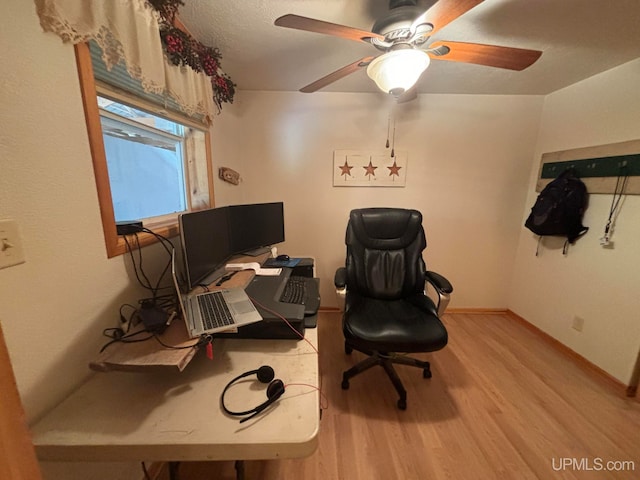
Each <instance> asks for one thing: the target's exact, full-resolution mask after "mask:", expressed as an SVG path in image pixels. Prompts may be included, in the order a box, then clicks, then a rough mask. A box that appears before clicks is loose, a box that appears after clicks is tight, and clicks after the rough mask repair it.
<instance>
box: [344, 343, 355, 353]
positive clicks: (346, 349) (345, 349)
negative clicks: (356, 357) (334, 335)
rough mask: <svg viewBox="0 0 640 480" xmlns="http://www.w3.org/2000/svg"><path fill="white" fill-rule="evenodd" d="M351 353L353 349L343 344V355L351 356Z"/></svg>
mask: <svg viewBox="0 0 640 480" xmlns="http://www.w3.org/2000/svg"><path fill="white" fill-rule="evenodd" d="M352 352H353V348H351V347H350V346H349V345H347V344H346V343H345V344H344V353H346V354H347V355H351V353H352Z"/></svg>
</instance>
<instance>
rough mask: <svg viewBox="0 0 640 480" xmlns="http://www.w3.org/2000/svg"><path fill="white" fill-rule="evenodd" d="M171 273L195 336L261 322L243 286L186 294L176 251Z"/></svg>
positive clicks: (193, 336) (190, 332) (191, 330)
mask: <svg viewBox="0 0 640 480" xmlns="http://www.w3.org/2000/svg"><path fill="white" fill-rule="evenodd" d="M171 276H172V277H173V283H174V285H175V288H176V293H177V294H178V301H179V302H180V309H181V310H182V316H183V318H184V322H185V324H186V326H187V332H188V333H189V336H190V337H191V338H196V337H199V336H200V335H203V334H211V333H216V332H222V331H225V330H230V329H234V328H237V327H240V326H242V325H248V324H250V323H255V322H259V321H260V320H262V316H261V315H260V313H259V312H258V310H257V309H256V307H255V306H254V305H253V303H252V302H251V300H250V299H249V296H248V295H247V294H246V292H245V291H244V289H243V288H240V287H238V288H228V289H224V290H217V291H215V292H203V293H196V294H189V295H184V294H182V292H181V291H180V285H179V283H178V275H177V273H176V256H175V252H174V254H173V255H172V257H171Z"/></svg>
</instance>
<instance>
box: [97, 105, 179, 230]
mask: <svg viewBox="0 0 640 480" xmlns="http://www.w3.org/2000/svg"><path fill="white" fill-rule="evenodd" d="M108 108H109V110H108V111H109V112H116V111H117V112H118V113H117V115H120V116H122V117H123V118H120V117H119V116H117V115H113V114H107V113H106V112H105V111H104V110H101V115H100V121H101V124H102V133H103V139H104V147H105V153H106V157H107V167H108V171H109V183H110V186H111V197H112V201H113V209H114V213H115V219H116V221H117V222H118V221H127V220H141V219H144V218H149V217H155V216H159V215H166V214H170V213H176V212H182V211H185V210H186V209H187V202H186V188H185V176H184V175H185V174H184V161H183V150H184V149H183V137H182V132H183V131H184V128H183V126H182V125H180V124H177V123H174V122H171V121H168V120H165V119H161V118H159V117H155V116H153V115H149V114H147V113H145V112H141V111H139V110H136V109H133V108H131V107H128V106H126V105H123V104H119V103H117V102H111V104H110V105H109V106H108ZM139 114H140V115H139ZM131 120H134V121H131ZM136 123H138V124H141V126H137V125H136ZM143 125H152V126H153V127H156V128H157V127H162V130H156V129H155V128H145V127H144V126H143ZM165 132H172V133H178V134H179V135H171V134H169V133H165Z"/></svg>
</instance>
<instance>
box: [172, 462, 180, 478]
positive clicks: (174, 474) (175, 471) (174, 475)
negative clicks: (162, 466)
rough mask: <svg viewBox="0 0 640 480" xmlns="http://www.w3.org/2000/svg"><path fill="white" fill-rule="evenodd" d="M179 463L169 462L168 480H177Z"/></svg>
mask: <svg viewBox="0 0 640 480" xmlns="http://www.w3.org/2000/svg"><path fill="white" fill-rule="evenodd" d="M179 466H180V462H169V480H178V467H179Z"/></svg>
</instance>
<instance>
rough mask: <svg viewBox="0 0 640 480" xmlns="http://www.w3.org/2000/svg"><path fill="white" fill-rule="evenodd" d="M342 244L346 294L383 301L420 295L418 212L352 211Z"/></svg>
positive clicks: (421, 238) (422, 245)
mask: <svg viewBox="0 0 640 480" xmlns="http://www.w3.org/2000/svg"><path fill="white" fill-rule="evenodd" d="M345 243H346V244H347V259H346V269H347V291H349V292H357V293H359V294H361V295H365V296H368V297H374V298H380V299H386V300H393V299H399V298H403V297H407V296H411V295H414V294H416V293H419V292H422V291H424V280H425V276H424V274H425V270H426V267H425V264H424V261H423V259H422V251H423V250H424V249H425V247H426V246H427V241H426V238H425V234H424V229H423V228H422V214H421V213H420V212H419V211H417V210H407V209H403V208H364V209H357V210H352V211H351V213H350V214H349V223H348V225H347V235H346V240H345Z"/></svg>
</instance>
